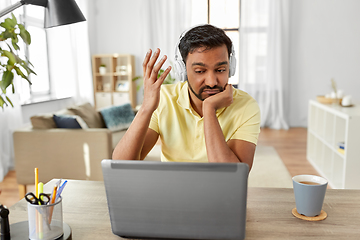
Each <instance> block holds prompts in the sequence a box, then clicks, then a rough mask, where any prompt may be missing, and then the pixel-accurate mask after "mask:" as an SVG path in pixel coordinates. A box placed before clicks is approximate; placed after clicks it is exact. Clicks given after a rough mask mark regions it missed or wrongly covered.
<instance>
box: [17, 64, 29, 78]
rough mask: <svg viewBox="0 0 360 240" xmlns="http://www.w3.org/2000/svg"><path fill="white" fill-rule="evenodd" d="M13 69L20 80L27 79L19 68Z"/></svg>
mask: <svg viewBox="0 0 360 240" xmlns="http://www.w3.org/2000/svg"><path fill="white" fill-rule="evenodd" d="M14 69H15V71H16V73H17V75H19V76H20V77H22V78H25V79H26V80H27V79H28V78H27V76H25V74H24V73H23V72H22V71H21V69H20V68H19V67H17V66H15V67H14Z"/></svg>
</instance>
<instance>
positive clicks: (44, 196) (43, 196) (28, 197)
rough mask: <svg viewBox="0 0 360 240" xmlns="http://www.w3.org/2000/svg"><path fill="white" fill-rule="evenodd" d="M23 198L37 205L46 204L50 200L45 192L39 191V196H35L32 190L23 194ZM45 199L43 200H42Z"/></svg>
mask: <svg viewBox="0 0 360 240" xmlns="http://www.w3.org/2000/svg"><path fill="white" fill-rule="evenodd" d="M25 199H26V201H28V202H29V203H31V204H35V205H39V203H40V204H41V205H46V204H48V202H50V197H49V195H47V194H45V193H40V194H39V198H37V197H36V196H35V194H33V193H32V192H29V193H27V194H26V195H25ZM44 199H45V200H44Z"/></svg>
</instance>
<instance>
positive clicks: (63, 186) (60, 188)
mask: <svg viewBox="0 0 360 240" xmlns="http://www.w3.org/2000/svg"><path fill="white" fill-rule="evenodd" d="M66 183H67V180H65V182H64V183H63V184H62V185H61V186H60V187H59V190H58V191H57V193H56V199H55V202H56V201H57V200H58V198H59V197H60V195H61V193H62V191H63V190H64V188H65V185H66Z"/></svg>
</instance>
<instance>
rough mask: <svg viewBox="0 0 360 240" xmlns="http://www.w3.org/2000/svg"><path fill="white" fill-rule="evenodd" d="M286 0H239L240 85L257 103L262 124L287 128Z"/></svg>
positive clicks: (287, 9) (287, 6)
mask: <svg viewBox="0 0 360 240" xmlns="http://www.w3.org/2000/svg"><path fill="white" fill-rule="evenodd" d="M288 12H289V4H288V0H242V1H241V29H240V39H241V40H240V82H239V88H240V89H243V90H245V91H246V92H248V93H249V94H250V95H251V96H253V97H254V98H255V99H256V100H257V102H258V103H259V106H260V111H261V127H270V128H274V129H288V128H289V127H288V124H287V122H286V116H285V113H284V109H285V107H284V105H285V103H284V102H285V99H284V97H285V93H286V89H287V82H288V74H289V71H288V61H289V56H288V52H289V51H288V47H289V46H288V40H289V39H288V34H289V29H288V20H289V17H288Z"/></svg>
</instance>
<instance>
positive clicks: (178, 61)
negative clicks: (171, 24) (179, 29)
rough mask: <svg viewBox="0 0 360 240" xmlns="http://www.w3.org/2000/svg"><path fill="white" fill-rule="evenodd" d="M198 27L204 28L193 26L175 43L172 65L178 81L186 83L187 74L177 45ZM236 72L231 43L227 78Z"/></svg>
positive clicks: (233, 50)
mask: <svg viewBox="0 0 360 240" xmlns="http://www.w3.org/2000/svg"><path fill="white" fill-rule="evenodd" d="M199 26H204V24H200V25H195V26H193V27H191V28H189V29H187V30H185V31H184V32H183V33H182V34H181V35H180V38H179V40H178V41H177V43H176V45H175V63H174V71H175V78H176V80H179V81H182V82H183V81H186V80H187V73H186V66H185V62H184V60H183V58H182V56H181V53H180V49H179V45H180V41H181V39H182V38H183V37H184V36H185V34H186V33H187V32H188V31H190V30H191V29H193V28H195V27H199ZM235 70H236V58H235V49H234V44H232V43H231V53H230V56H229V77H232V76H234V75H235Z"/></svg>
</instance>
